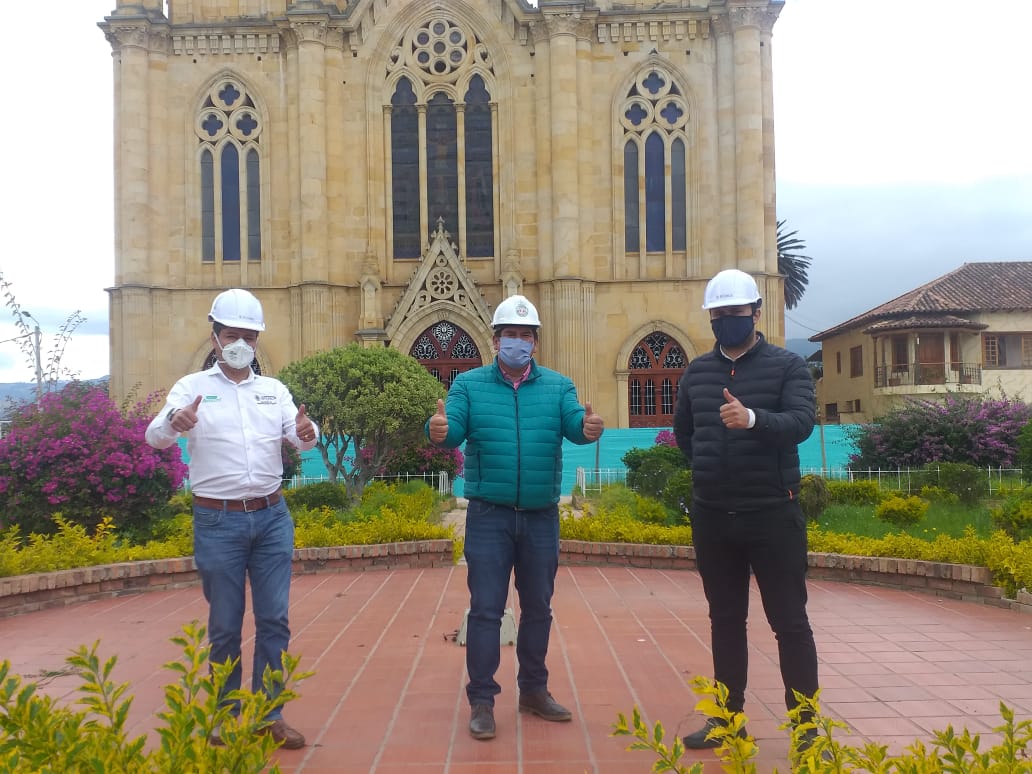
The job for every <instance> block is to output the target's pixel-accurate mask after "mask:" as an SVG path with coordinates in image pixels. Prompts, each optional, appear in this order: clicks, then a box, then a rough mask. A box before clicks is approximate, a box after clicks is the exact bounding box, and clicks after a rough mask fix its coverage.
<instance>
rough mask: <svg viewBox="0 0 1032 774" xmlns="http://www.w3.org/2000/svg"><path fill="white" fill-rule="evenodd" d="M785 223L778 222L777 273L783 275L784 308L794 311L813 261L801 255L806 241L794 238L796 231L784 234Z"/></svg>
mask: <svg viewBox="0 0 1032 774" xmlns="http://www.w3.org/2000/svg"><path fill="white" fill-rule="evenodd" d="M784 229H785V221H783V220H779V221H778V272H779V273H781V274H784V275H785V308H786V309H795V308H796V306H797V305H798V304H799V302H800V301H802V299H803V294H804V293H805V292H806V286H807V285H809V284H810V278H809V277H808V276H807V274H806V272H807V270H808V269H809V268H810V262H811V261H813V259H812V258H811V257H810V256H808V255H803V253H802V251H803V250H805V249H806V241H805V240H803V239H800V238H798V237H797V236H796V234H798V233H799V232H798V231H789V232H788V233H787V234H786V233H785V230H784Z"/></svg>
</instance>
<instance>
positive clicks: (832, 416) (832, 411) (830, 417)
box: [824, 403, 839, 422]
mask: <svg viewBox="0 0 1032 774" xmlns="http://www.w3.org/2000/svg"><path fill="white" fill-rule="evenodd" d="M838 420H839V412H838V403H825V404H824V421H826V422H838Z"/></svg>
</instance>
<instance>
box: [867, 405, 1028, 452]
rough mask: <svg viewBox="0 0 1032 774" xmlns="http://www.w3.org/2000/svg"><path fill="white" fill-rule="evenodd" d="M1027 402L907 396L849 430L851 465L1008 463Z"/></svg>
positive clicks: (1013, 450) (1016, 447)
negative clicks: (853, 450)
mask: <svg viewBox="0 0 1032 774" xmlns="http://www.w3.org/2000/svg"><path fill="white" fill-rule="evenodd" d="M1030 419H1032V407H1030V406H1029V405H1028V404H1027V403H1025V402H1023V401H1020V400H1010V399H1008V398H1006V397H1004V398H999V399H993V398H988V397H986V396H983V395H972V396H968V395H961V394H955V393H948V394H947V395H945V396H944V399H943V400H941V401H934V400H911V401H908V402H907V405H905V406H903V407H901V408H898V409H896V410H894V411H892V412H890V413H888V414H886V415H885V416H883V417H879V418H878V419H876V420H875V421H874V422H873V423H872V424H869V425H861V426H860V427H859V428H858V429H857V430H856V431H855V432H854V433H853V441H854V443H855V444H856V448H857V449H858V452H857V453H856V454H854V455H852V457H851V458H850V461H849V466H850V467H851V468H852V469H854V470H864V469H867V468H882V469H890V468H891V469H895V468H919V467H922V466H924V465H926V464H927V463H929V462H962V463H966V464H968V465H974V466H976V467H982V468H984V467H988V466H993V467H1004V468H1008V467H1013V466H1014V464H1015V462H1016V461H1017V457H1018V436H1019V434H1020V433H1021V430H1022V428H1023V427H1024V426H1025V425H1026V424H1028V422H1029V420H1030Z"/></svg>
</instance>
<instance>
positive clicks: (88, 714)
mask: <svg viewBox="0 0 1032 774" xmlns="http://www.w3.org/2000/svg"><path fill="white" fill-rule="evenodd" d="M183 632H184V635H183V636H180V637H173V638H172V642H174V643H176V644H177V645H179V646H180V647H181V648H182V650H183V658H182V659H181V660H180V661H174V662H171V663H169V664H166V665H165V666H166V668H168V669H169V670H171V671H172V672H174V673H176V675H177V677H176V680H175V681H174V682H172V683H170V684H169V685H166V686H165V690H164V696H165V704H166V708H165V709H164V710H162V711H160V712H158V713H157V717H158V719H159V720H160V721H161V724H160V725H159V726H158V728H157V734H158V736H159V737H160V744H158V743H155V744H150V745H148V744H147V742H148V740H147V737H146V735H143V736H138V737H136V738H132V739H131V738H129V736H128V734H127V733H126V725H127V724H126V719H127V717H128V713H129V705H130V703H131V701H132V699H133V697H132V696H131V695H130V694H128V688H129V686H128V684H126V683H122V684H120V685H116V684H115V683H113V682H112V681H111V679H110V676H111V673H112V671H113V669H114V667H115V665H116V662H117V658H116V657H114V656H112V657H111V658H109V659H108V660H107V661H104V662H103V663H102V662H101V660H100V658H99V657H98V656H97V647H98V645H99V643H94V644H93V646H92V647H91V648H87V647H86V646H80V647H79V648H78V649H77V650H76V652H75V653H74V654H73V655H72V656H70V657H69V658H68V660H67V661H68V664H69V666H70V667H71V668H72V669H73V670H74V671H75V672H76V673H78V674H79V675H80V677H81V678H82V681H83V682H82V687H81V688H80V693H81V696H80V698H79V701H78V703H79V704H80V705H82V706H83V707H85V710H83V711H79V710H76V709H74V708H73V707H71V706H68V704H67V703H59V702H58V700H57V699H55V698H54V697H51V696H46V695H44V694H42V693H41V692H39V691H37V687H38V686H37V685H36V684H35V683H33V682H27V681H25V680H24V679H23V678H22V677H20V676H19V675H15V674H12V673H11V664H10V662H9V661H4V662H3V663H2V664H0V771H3V772H4V773H5V774H37V772H132V773H133V774H180V773H181V772H187V771H191V772H201V771H207V772H222V771H232V772H240V773H241V774H250V773H251V772H254V774H257V772H265V771H268V772H278V771H280V768H279V765H278V764H276V763H274V762H272V760H271V759H272V755H273V753H274V752H275V750H276V747H277V745H276V743H275V741H274V740H273V738H272V735H271V734H261V733H258V732H259V731H260V730H261V729H262V728H264V727H265V726H267V725H268V724H269V721H267V720H265V718H266V717H268V715H269V713H270V712H271V711H273V710H274V709H276V708H278V707H282V706H283V705H284V704H286V703H287V702H289V701H291V700H293V699H295V698H296V697H297V693H296V692H295V691H294V686H295V685H296V684H297V683H298V682H299V681H300V680H303V679H305V678H306V677H309V676H311V673H298V672H297V671H296V670H297V664H298V659H297V658H296V657H294V656H291V655H290V654H289V653H284V654H283V670H282V671H275V672H274V671H271V670H270V669H269V668H268V667H266V670H265V674H264V675H263V685H264V687H265V691H264V692H259V693H253V692H251V691H247V690H237V691H232V692H230V693H229V694H227V696H226V698H228V699H231V700H233V701H235V702H239V709H238V713H237V714H231V710H230V706H229V705H228V704H227V703H225V702H222V701H220V698H219V696H220V694H221V693H222V691H223V688H224V686H225V684H226V679H227V678H228V677H229V674H230V672H231V670H232V667H233V665H232V663H231V662H226V663H224V664H211V665H210V667H211V668H210V670H209V663H208V657H209V653H210V650H209V648H208V646H207V645H204V644H203V643H204V639H205V629H204V627H203V626H199V625H198V624H197V623H196V622H194V623H193V624H190V625H188V626H185V627H184V628H183ZM272 696H275V698H270V697H272ZM218 727H221V738H222V742H223V744H222V745H221V746H213V745H211V744H209V742H208V738H209V737H210V736H211V734H212V732H213V731H214V730H215V729H216V728H218Z"/></svg>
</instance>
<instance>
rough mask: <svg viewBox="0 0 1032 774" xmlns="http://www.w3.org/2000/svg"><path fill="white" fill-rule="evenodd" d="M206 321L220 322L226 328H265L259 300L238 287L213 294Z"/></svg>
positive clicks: (261, 329) (250, 329) (256, 329)
mask: <svg viewBox="0 0 1032 774" xmlns="http://www.w3.org/2000/svg"><path fill="white" fill-rule="evenodd" d="M208 322H217V323H222V324H223V325H225V326H226V327H227V328H244V329H245V330H249V331H264V330H265V315H263V314H262V304H261V302H260V301H259V300H258V299H257V298H255V297H254V296H253V295H251V294H250V293H248V292H247V291H246V290H242V289H240V288H233V289H232V290H224V291H223V292H221V293H219V294H218V295H217V296H215V300H214V301H213V302H212V304H211V311H210V312H209V313H208Z"/></svg>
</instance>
